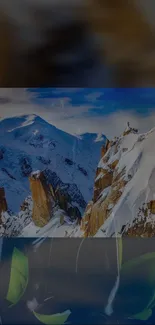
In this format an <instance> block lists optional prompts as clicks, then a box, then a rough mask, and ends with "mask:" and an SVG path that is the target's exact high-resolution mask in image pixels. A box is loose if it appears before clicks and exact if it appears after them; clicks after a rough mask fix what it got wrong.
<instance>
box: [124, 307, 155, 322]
mask: <svg viewBox="0 0 155 325" xmlns="http://www.w3.org/2000/svg"><path fill="white" fill-rule="evenodd" d="M151 316H152V309H144V310H143V311H142V312H141V313H139V314H136V315H134V316H132V317H129V319H138V320H148V319H149V318H150V317H151Z"/></svg>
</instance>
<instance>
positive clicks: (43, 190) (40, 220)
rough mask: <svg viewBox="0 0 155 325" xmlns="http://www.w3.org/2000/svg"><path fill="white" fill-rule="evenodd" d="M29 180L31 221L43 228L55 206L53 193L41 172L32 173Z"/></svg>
mask: <svg viewBox="0 0 155 325" xmlns="http://www.w3.org/2000/svg"><path fill="white" fill-rule="evenodd" d="M29 180H30V188H31V192H32V199H33V212H32V219H33V221H34V223H35V225H36V226H38V227H43V226H45V225H46V224H47V223H48V222H49V220H50V218H51V216H52V210H53V208H54V205H55V201H54V197H53V193H52V191H51V189H50V187H49V186H48V185H47V182H46V178H45V176H44V174H43V173H42V172H39V171H38V172H34V173H32V174H31V176H30V178H29Z"/></svg>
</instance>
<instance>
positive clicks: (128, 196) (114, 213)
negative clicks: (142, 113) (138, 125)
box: [96, 128, 155, 237]
mask: <svg viewBox="0 0 155 325" xmlns="http://www.w3.org/2000/svg"><path fill="white" fill-rule="evenodd" d="M116 146H117V148H118V149H117V150H116V153H115V154H114V153H112V150H113V149H112V147H111V148H110V149H109V151H108V152H107V154H106V156H109V160H108V164H109V163H112V162H114V161H116V159H118V164H117V166H116V170H115V172H114V176H115V177H116V176H117V175H121V180H124V182H125V184H126V185H125V186H124V188H122V189H120V191H121V192H122V193H121V196H120V198H119V200H118V202H116V204H114V205H113V207H112V208H111V210H110V214H109V216H108V218H107V219H106V220H105V222H104V224H103V226H102V227H101V228H100V230H99V231H98V232H97V234H96V236H98V237H100V236H105V237H109V236H115V235H117V234H118V233H121V234H123V233H126V232H127V230H128V229H129V228H130V227H131V226H132V225H133V224H134V222H135V220H137V218H138V214H139V210H141V209H142V207H143V206H144V205H145V204H149V202H150V201H154V200H155V128H154V129H152V130H151V131H150V132H148V133H146V134H136V133H132V132H131V133H129V134H126V135H125V136H122V137H120V138H119V139H118V140H117V142H116ZM105 190H106V189H105ZM105 190H104V191H105ZM104 191H103V192H104ZM141 218H142V214H141ZM145 219H147V218H145ZM150 220H151V219H150V218H149V219H148V220H145V223H147V221H148V222H150ZM153 220H154V221H155V215H154V216H153V215H152V220H151V222H153ZM144 230H145V225H144V224H143V232H144Z"/></svg>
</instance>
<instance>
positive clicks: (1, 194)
mask: <svg viewBox="0 0 155 325" xmlns="http://www.w3.org/2000/svg"><path fill="white" fill-rule="evenodd" d="M7 210H8V206H7V202H6V198H5V190H4V188H3V187H0V216H1V213H2V212H5V211H7ZM0 220H1V218H0Z"/></svg>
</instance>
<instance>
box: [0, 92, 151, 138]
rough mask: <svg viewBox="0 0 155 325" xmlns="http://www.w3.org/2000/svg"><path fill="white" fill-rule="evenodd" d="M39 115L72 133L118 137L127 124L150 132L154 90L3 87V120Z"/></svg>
mask: <svg viewBox="0 0 155 325" xmlns="http://www.w3.org/2000/svg"><path fill="white" fill-rule="evenodd" d="M31 113H35V114H37V115H39V116H41V117H42V118H44V119H46V120H47V121H48V122H49V123H51V124H53V125H55V126H57V127H58V128H60V129H62V130H64V131H67V132H69V133H72V134H74V133H84V132H103V133H105V134H106V135H108V136H109V137H112V136H114V135H118V133H120V132H122V130H123V129H124V128H125V126H126V122H127V121H130V123H131V124H132V125H133V126H134V127H138V128H140V130H141V131H146V130H148V129H149V128H151V127H154V126H155V89H154V88H139V89H138V88H137V89H127V88H126V89H125V88H122V89H121V88H27V89H22V88H20V89H17V88H14V89H12V88H9V89H7V88H3V89H0V115H1V116H2V117H8V116H15V115H21V114H31Z"/></svg>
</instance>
